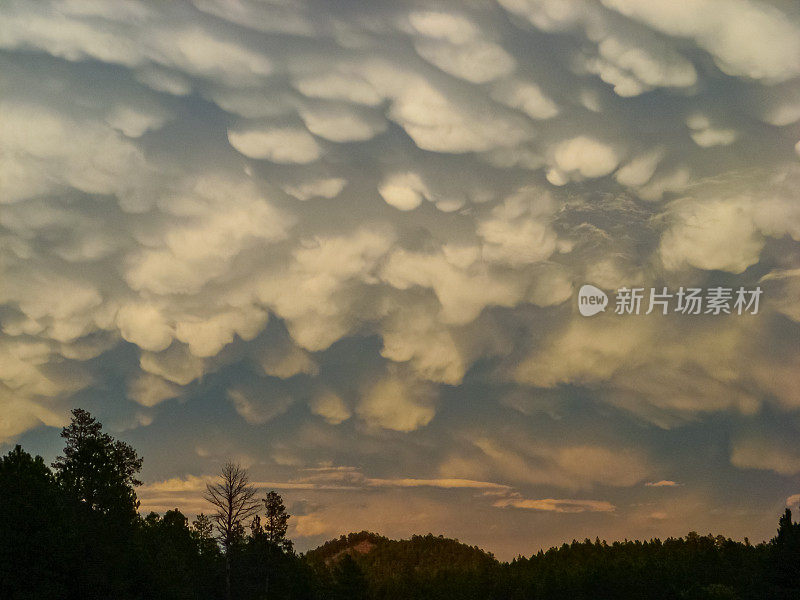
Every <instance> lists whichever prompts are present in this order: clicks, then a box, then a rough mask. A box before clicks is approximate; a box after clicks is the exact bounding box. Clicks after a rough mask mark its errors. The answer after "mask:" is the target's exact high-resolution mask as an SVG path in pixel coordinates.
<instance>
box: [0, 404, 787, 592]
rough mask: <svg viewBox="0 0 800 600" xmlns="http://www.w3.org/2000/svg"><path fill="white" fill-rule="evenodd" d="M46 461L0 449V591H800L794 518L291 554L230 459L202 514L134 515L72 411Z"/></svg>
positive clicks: (120, 477) (282, 525) (384, 543)
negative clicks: (716, 529) (764, 530)
mask: <svg viewBox="0 0 800 600" xmlns="http://www.w3.org/2000/svg"><path fill="white" fill-rule="evenodd" d="M62 437H63V438H64V440H65V448H64V451H63V454H62V455H61V456H59V457H58V458H57V459H56V461H55V462H54V463H53V464H52V465H51V466H48V465H46V464H45V462H44V460H43V459H42V458H41V457H40V456H36V457H34V456H32V455H30V454H29V453H27V452H25V451H24V450H23V449H22V448H21V447H19V446H17V447H16V448H14V449H13V450H12V451H11V452H9V453H8V454H7V455H5V456H3V457H2V458H0V598H2V599H3V600H20V599H30V600H34V599H36V600H49V599H58V600H69V599H109V600H110V599H115V600H127V599H151V598H152V599H164V600H172V599H175V600H178V599H181V600H183V599H186V600H189V599H209V600H211V599H222V598H230V599H234V600H251V599H252V600H256V599H265V598H269V599H309V600H310V599H320V600H321V599H325V600H328V599H331V600H345V599H347V600H362V599H363V600H367V599H376V600H377V599H381V600H384V599H385V600H395V599H396V600H400V599H402V600H412V599H423V598H424V599H463V600H470V599H475V600H478V599H480V600H489V599H492V600H495V599H496V600H515V599H526V600H537V599H560V598H565V599H566V598H568V599H569V600H583V599H586V600H589V599H592V600H595V599H598V598H632V599H662V598H663V599H676V598H677V599H711V598H715V599H723V598H725V599H736V598H738V599H741V600H745V599H759V600H763V599H777V600H784V599H797V598H800V524H797V523H793V522H792V516H791V512H790V511H789V510H788V509H787V510H786V512H785V514H784V515H783V516H781V517H780V519H779V521H778V532H777V535H776V536H775V537H774V538H773V539H772V540H770V541H769V542H767V543H761V544H758V545H751V544H749V543H748V542H747V541H745V543H741V542H737V541H733V540H730V539H727V538H724V537H721V536H717V537H714V536H711V535H707V536H700V535H698V534H696V533H690V534H688V535H687V536H686V537H684V538H678V539H673V538H669V539H666V540H663V541H662V540H658V539H654V540H649V541H646V542H640V541H625V542H614V543H613V544H607V543H606V542H601V541H600V540H595V541H594V542H592V541H589V540H585V541H583V542H576V541H574V542H572V543H571V544H564V545H563V546H561V547H560V548H551V549H550V550H548V551H547V552H539V553H538V554H536V555H533V556H531V557H529V558H523V557H520V558H517V559H516V560H514V561H512V562H510V563H502V562H499V561H497V560H496V559H495V558H494V557H493V556H492V555H491V554H489V553H487V552H484V551H483V550H481V549H480V548H477V547H472V546H467V545H465V544H461V543H459V542H458V541H456V540H451V539H446V538H443V537H441V536H439V537H436V536H433V535H430V534H429V535H425V536H414V537H412V538H411V539H409V540H399V541H398V540H390V539H387V538H385V537H382V536H380V535H377V534H373V533H369V532H361V533H353V534H350V535H349V536H342V537H341V538H339V539H337V540H332V541H330V542H327V543H325V544H323V545H322V546H320V547H319V548H317V549H315V550H312V551H310V552H308V553H306V554H305V555H298V554H297V553H296V552H295V551H294V548H293V545H292V543H291V541H290V540H289V539H287V538H286V532H287V527H288V520H289V515H288V513H287V512H286V509H285V507H284V505H283V501H282V499H281V497H280V496H279V495H278V494H276V493H275V492H270V493H268V494H266V495H265V496H263V497H259V494H258V492H257V490H255V489H254V488H253V487H252V486H251V485H250V484H249V480H248V479H247V473H246V471H244V470H243V469H241V468H240V467H239V466H238V465H235V464H231V463H229V464H227V465H225V466H224V467H223V469H222V471H221V473H220V476H219V481H218V482H216V483H214V484H210V485H209V486H208V491H207V498H208V499H209V501H210V503H211V506H213V507H214V509H215V510H214V512H211V513H210V514H208V515H205V514H201V515H197V516H196V517H195V519H193V520H192V521H191V522H190V521H189V519H188V518H187V517H186V516H184V515H183V514H181V512H180V511H178V510H177V509H176V510H171V511H169V512H167V513H166V514H165V515H163V516H161V515H158V514H156V513H150V514H148V515H144V516H143V515H140V514H139V512H138V508H139V503H138V501H137V498H136V492H135V488H136V486H137V485H139V484H140V482H139V481H138V480H137V479H136V477H137V475H138V473H139V471H140V470H141V467H142V459H141V458H140V457H139V456H138V454H137V453H136V451H135V450H134V449H133V448H132V447H131V446H129V445H128V444H126V443H124V442H122V441H119V440H115V439H114V438H112V437H111V436H110V435H108V434H106V433H104V432H103V431H102V426H101V425H100V423H98V422H97V421H96V420H95V419H94V418H93V417H92V416H91V415H90V414H89V413H88V412H86V411H83V410H80V409H77V410H75V411H73V418H72V422H71V424H70V425H69V426H67V427H65V428H64V430H63V432H62Z"/></svg>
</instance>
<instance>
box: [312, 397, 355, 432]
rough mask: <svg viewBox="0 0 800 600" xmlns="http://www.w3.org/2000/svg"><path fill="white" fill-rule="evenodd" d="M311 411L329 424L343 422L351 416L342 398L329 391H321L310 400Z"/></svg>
mask: <svg viewBox="0 0 800 600" xmlns="http://www.w3.org/2000/svg"><path fill="white" fill-rule="evenodd" d="M311 412H313V413H314V414H315V415H319V416H320V417H322V418H323V419H325V421H327V422H328V423H330V424H331V425H338V424H339V423H343V422H344V421H346V420H347V419H349V418H350V417H351V416H352V413H351V412H350V409H349V408H348V406H347V405H346V404H345V403H344V400H342V399H341V397H339V396H338V395H337V394H335V393H334V392H331V391H325V392H322V393H321V394H319V395H317V396H315V397H314V398H313V399H312V400H311Z"/></svg>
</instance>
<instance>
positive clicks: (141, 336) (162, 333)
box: [117, 303, 174, 352]
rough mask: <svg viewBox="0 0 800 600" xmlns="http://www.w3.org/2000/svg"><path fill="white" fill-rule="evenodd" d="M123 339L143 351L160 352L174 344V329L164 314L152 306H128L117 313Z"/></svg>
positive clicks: (137, 304)
mask: <svg viewBox="0 0 800 600" xmlns="http://www.w3.org/2000/svg"><path fill="white" fill-rule="evenodd" d="M117 325H118V327H119V331H120V334H121V335H122V337H123V338H124V339H125V340H127V341H129V342H131V343H133V344H136V345H137V346H139V347H140V348H142V349H143V350H150V351H152V352H160V351H161V350H166V349H167V348H168V347H169V345H170V344H171V343H172V338H173V336H174V332H173V328H172V327H171V326H170V324H169V323H168V321H167V319H166V318H165V317H164V314H163V313H162V311H161V310H159V309H158V307H156V306H154V305H152V304H139V303H136V304H126V305H124V306H122V307H121V308H120V309H119V312H118V313H117Z"/></svg>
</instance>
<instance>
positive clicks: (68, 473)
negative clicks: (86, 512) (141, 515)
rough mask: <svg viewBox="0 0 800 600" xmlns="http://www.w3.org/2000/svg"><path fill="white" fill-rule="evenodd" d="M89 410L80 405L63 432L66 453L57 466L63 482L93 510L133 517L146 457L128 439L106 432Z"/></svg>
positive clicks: (55, 463) (60, 479)
mask: <svg viewBox="0 0 800 600" xmlns="http://www.w3.org/2000/svg"><path fill="white" fill-rule="evenodd" d="M102 428H103V426H102V425H101V424H100V423H99V422H98V421H97V420H96V419H95V418H94V417H93V416H92V415H91V414H89V412H88V411H85V410H83V409H80V408H76V409H75V410H73V411H72V422H71V423H70V424H69V425H68V426H67V427H65V428H64V429H63V430H62V431H61V437H62V438H64V439H65V440H66V447H65V448H64V455H63V456H59V457H57V458H56V460H55V462H54V463H53V468H54V469H55V472H56V477H57V478H58V481H59V483H60V484H61V485H62V486H63V487H64V489H65V490H67V491H68V492H70V493H72V494H73V495H74V496H75V497H77V498H78V499H79V500H80V501H81V502H83V503H85V504H86V506H88V507H89V508H91V509H92V510H95V511H98V512H100V513H103V514H105V515H113V516H117V517H122V518H125V519H129V520H132V519H134V518H135V517H136V511H137V509H138V508H139V501H138V500H137V498H136V492H135V490H134V487H135V486H138V485H141V484H142V482H141V481H139V480H138V479H137V478H136V475H137V474H138V473H139V471H140V470H141V469H142V459H141V458H140V457H139V456H138V455H137V453H136V450H134V449H133V447H131V446H129V445H128V444H126V443H125V442H122V441H119V440H115V439H114V438H113V437H111V436H110V435H108V434H107V433H103V431H102Z"/></svg>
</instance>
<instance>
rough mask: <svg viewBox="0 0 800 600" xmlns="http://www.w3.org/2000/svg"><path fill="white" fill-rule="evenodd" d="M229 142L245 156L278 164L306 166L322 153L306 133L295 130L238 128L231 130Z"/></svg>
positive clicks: (282, 128)
mask: <svg viewBox="0 0 800 600" xmlns="http://www.w3.org/2000/svg"><path fill="white" fill-rule="evenodd" d="M228 140H229V141H230V143H231V146H233V147H234V148H236V149H237V150H238V151H239V152H241V153H242V154H244V155H245V156H248V157H250V158H259V159H267V160H271V161H273V162H276V163H287V164H291V163H300V164H305V163H310V162H314V161H315V160H317V159H318V158H319V157H320V155H321V154H322V149H321V148H320V147H319V144H317V142H316V141H315V140H314V138H313V137H312V136H311V135H310V134H309V133H308V132H307V131H304V130H302V129H297V128H293V127H267V128H262V127H243V128H236V129H231V130H229V131H228Z"/></svg>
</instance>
